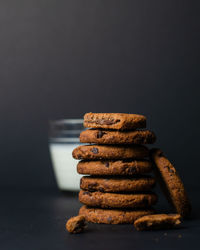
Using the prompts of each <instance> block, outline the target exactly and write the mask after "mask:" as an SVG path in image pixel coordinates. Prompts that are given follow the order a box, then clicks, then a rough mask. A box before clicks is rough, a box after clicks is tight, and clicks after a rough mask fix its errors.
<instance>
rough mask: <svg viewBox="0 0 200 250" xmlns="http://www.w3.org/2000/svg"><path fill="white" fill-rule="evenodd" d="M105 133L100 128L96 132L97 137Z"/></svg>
mask: <svg viewBox="0 0 200 250" xmlns="http://www.w3.org/2000/svg"><path fill="white" fill-rule="evenodd" d="M105 134H106V133H105V132H103V131H102V130H99V131H98V132H97V138H102V137H103V135H105Z"/></svg>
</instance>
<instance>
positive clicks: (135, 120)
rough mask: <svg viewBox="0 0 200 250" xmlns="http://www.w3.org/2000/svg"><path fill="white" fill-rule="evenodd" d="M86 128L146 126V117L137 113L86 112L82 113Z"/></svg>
mask: <svg viewBox="0 0 200 250" xmlns="http://www.w3.org/2000/svg"><path fill="white" fill-rule="evenodd" d="M84 126H85V127H86V128H104V129H117V130H130V129H136V128H145V127H146V117H145V116H143V115H137V114H123V113H86V114H85V115H84Z"/></svg>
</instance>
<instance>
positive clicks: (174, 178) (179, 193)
mask: <svg viewBox="0 0 200 250" xmlns="http://www.w3.org/2000/svg"><path fill="white" fill-rule="evenodd" d="M151 158H152V160H153V161H154V163H155V167H154V170H155V173H156V176H157V177H158V180H159V181H160V184H161V188H163V191H164V194H165V195H166V197H167V199H168V200H169V201H170V203H172V205H173V206H174V207H175V209H176V211H177V213H179V214H180V215H181V216H182V217H187V216H188V215H189V214H190V211H191V205H190V202H189V200H188V197H187V194H186V191H185V188H184V186H183V183H182V181H181V179H180V176H179V175H178V173H177V171H176V169H175V168H174V166H173V165H172V164H171V162H170V161H169V160H168V159H167V158H166V157H165V156H164V154H163V152H162V151H161V150H160V149H152V150H151Z"/></svg>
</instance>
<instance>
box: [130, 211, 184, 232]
mask: <svg viewBox="0 0 200 250" xmlns="http://www.w3.org/2000/svg"><path fill="white" fill-rule="evenodd" d="M180 224H181V216H180V214H153V215H146V216H143V217H141V218H139V219H137V220H136V221H135V222H134V226H135V228H136V229H137V230H138V231H142V230H152V229H170V228H174V227H177V225H180Z"/></svg>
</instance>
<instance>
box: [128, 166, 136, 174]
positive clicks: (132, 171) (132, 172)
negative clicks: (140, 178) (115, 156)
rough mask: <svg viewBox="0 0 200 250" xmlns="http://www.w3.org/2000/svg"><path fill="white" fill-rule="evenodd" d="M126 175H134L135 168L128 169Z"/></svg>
mask: <svg viewBox="0 0 200 250" xmlns="http://www.w3.org/2000/svg"><path fill="white" fill-rule="evenodd" d="M128 173H129V174H135V173H136V168H135V167H130V168H128Z"/></svg>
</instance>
